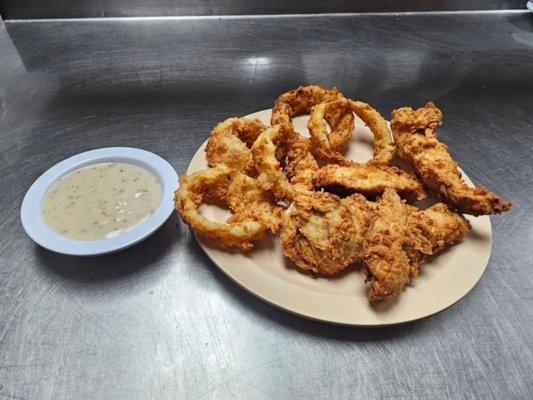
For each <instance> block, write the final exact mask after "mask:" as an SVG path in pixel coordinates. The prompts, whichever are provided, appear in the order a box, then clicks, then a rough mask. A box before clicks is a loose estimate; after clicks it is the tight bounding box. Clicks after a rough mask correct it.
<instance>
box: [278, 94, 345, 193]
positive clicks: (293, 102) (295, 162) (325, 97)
mask: <svg viewBox="0 0 533 400" xmlns="http://www.w3.org/2000/svg"><path fill="white" fill-rule="evenodd" d="M339 98H343V96H342V93H340V92H339V91H338V90H337V89H335V88H334V89H326V88H323V87H321V86H317V85H310V86H300V87H299V88H297V89H294V90H291V91H290V92H287V93H284V94H282V95H281V96H279V98H278V99H277V100H276V102H275V104H274V108H273V110H272V118H271V121H270V122H271V124H272V126H275V125H281V126H282V128H283V130H284V132H285V137H286V156H287V158H286V164H285V167H284V171H285V172H286V173H287V177H288V178H289V180H290V182H291V183H292V184H293V185H296V186H298V187H300V188H303V189H306V190H312V188H313V176H314V174H315V172H316V171H317V170H318V163H317V162H316V160H315V158H314V156H313V154H312V151H311V149H312V146H311V142H310V140H309V139H307V138H303V137H301V136H300V135H299V134H298V133H297V132H296V131H295V130H294V126H293V124H292V118H294V117H296V116H298V115H303V114H308V113H310V112H311V109H312V108H313V107H314V106H316V105H317V104H320V103H321V102H323V101H329V100H333V99H339ZM324 119H325V120H326V122H327V123H328V124H329V126H330V127H331V132H330V133H329V134H328V140H329V141H330V144H331V147H332V148H333V149H335V150H338V149H340V148H341V147H342V146H344V145H345V144H346V143H348V142H349V141H350V139H351V137H352V134H353V131H354V116H353V113H352V112H351V111H350V110H346V109H343V108H336V109H333V108H331V109H329V110H327V112H325V113H324Z"/></svg>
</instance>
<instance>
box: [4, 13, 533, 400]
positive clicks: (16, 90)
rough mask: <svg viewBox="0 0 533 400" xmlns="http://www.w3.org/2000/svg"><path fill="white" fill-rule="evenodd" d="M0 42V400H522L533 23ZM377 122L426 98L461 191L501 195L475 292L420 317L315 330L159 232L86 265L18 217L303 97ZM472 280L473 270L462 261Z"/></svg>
mask: <svg viewBox="0 0 533 400" xmlns="http://www.w3.org/2000/svg"><path fill="white" fill-rule="evenodd" d="M5 26H6V28H7V33H8V34H7V33H6V30H5V28H4V27H3V26H1V25H0V99H1V107H0V113H1V114H0V146H1V147H0V150H1V153H0V160H1V163H0V176H1V182H2V188H3V190H2V196H1V198H0V205H1V210H2V211H1V212H2V218H1V219H0V226H1V232H2V236H1V239H0V259H1V263H0V293H1V299H2V300H1V305H0V321H1V322H0V398H2V399H3V398H6V399H11V398H12V399H54V400H59V399H72V398H75V399H226V398H242V399H252V398H253V399H255V398H268V399H288V398H306V399H323V398H335V399H352V398H361V399H371V398H372V399H373V398H391V397H394V398H402V399H403V398H405V399H407V398H409V399H412V398H419V399H428V398H442V399H451V398H453V399H473V398H490V399H503V398H505V399H528V398H533V379H532V378H531V371H532V370H533V354H532V347H533V346H532V345H533V341H532V332H533V312H532V310H533V301H532V300H533V269H532V267H533V265H532V261H531V260H532V252H531V245H532V241H533V205H532V201H531V199H532V198H533V185H532V180H533V156H532V150H533V132H532V125H531V113H532V111H533V67H532V66H533V18H532V17H531V15H529V14H526V13H505V12H503V13H450V14H441V15H433V14H424V15H406V14H403V15H395V14H384V15H344V16H315V17H278V18H270V17H259V18H220V19H219V18H207V19H205V18H192V19H190V18H189V19H170V20H129V21H128V20H108V21H90V20H88V21H63V22H61V21H55V22H53V21H51V22H50V21H49V22H10V23H6V24H5ZM306 83H319V84H323V85H337V86H338V87H339V88H340V89H341V90H342V91H343V92H345V93H346V94H347V95H349V96H353V97H356V98H360V99H364V100H366V101H369V102H370V103H372V104H374V105H376V106H377V107H378V108H379V109H380V110H381V111H382V112H383V113H384V114H385V115H389V113H390V112H391V110H392V109H394V108H395V107H398V106H402V105H413V106H419V105H422V104H423V103H424V102H426V101H428V100H433V101H435V102H436V103H437V104H438V105H439V106H441V107H442V108H443V110H444V112H445V126H444V127H443V129H442V134H441V135H442V138H443V140H444V141H446V142H447V143H448V144H449V146H450V148H451V151H452V153H453V154H454V155H455V157H456V159H457V160H458V161H459V162H461V163H462V166H463V168H464V169H465V170H466V172H467V173H468V174H469V176H470V177H471V178H472V179H473V180H474V181H475V182H476V183H479V184H485V185H487V186H488V187H490V188H492V189H493V190H495V191H496V192H498V193H500V194H501V195H502V196H504V197H507V198H509V199H511V200H512V201H513V202H514V207H513V209H512V211H511V212H509V213H507V214H505V215H502V216H496V217H493V218H492V223H493V229H494V244H493V252H492V257H491V260H490V263H489V266H488V269H487V271H486V273H485V275H484V276H483V278H482V279H481V281H480V283H479V284H478V285H477V286H476V287H475V288H474V289H473V290H472V292H471V293H470V294H469V295H467V296H466V297H465V298H464V299H463V300H461V301H460V302H459V303H458V304H456V305H455V306H453V307H451V308H450V309H448V310H446V311H444V312H442V313H440V314H437V315H435V316H433V317H430V318H427V319H425V320H421V321H418V322H414V323H411V324H407V325H403V326H397V327H389V328H382V329H355V328H348V327H338V326H332V325H328V324H321V323H317V322H312V321H308V320H305V319H303V318H299V317H296V316H293V315H290V314H287V313H285V312H283V311H280V310H278V309H276V308H273V307H271V306H269V305H267V304H265V303H263V302H262V301H260V300H257V299H256V298H255V297H253V296H252V295H250V294H248V293H246V292H245V291H243V290H242V289H240V288H239V287H237V286H236V285H235V284H233V283H232V282H230V281H229V280H228V279H227V278H226V277H225V276H224V275H223V274H222V273H221V272H219V271H218V270H217V268H216V267H215V266H214V265H213V264H212V263H211V262H210V261H209V260H208V259H207V257H206V256H205V255H204V254H203V253H202V251H201V250H200V248H199V247H198V245H197V244H196V242H195V240H194V238H193V237H192V235H191V233H190V232H189V231H188V229H186V227H185V226H184V225H183V224H182V223H181V222H180V221H179V220H178V218H177V216H175V215H174V216H173V217H172V218H170V220H169V221H168V222H167V223H166V224H165V225H164V226H163V227H162V229H160V230H159V231H158V232H157V233H156V234H155V235H154V236H153V237H151V238H150V239H148V240H146V241H145V242H143V243H141V244H139V245H137V246H135V247H134V248H131V249H129V250H127V251H124V252H121V253H118V254H115V255H111V256H105V257H98V258H74V257H65V256H61V255H57V254H52V253H50V252H48V251H46V250H43V249H41V248H39V247H38V246H37V245H35V244H34V243H33V242H32V241H31V240H30V239H29V238H28V237H27V236H26V235H25V234H24V232H23V230H22V227H21V224H20V222H19V206H20V203H21V200H22V197H23V195H24V193H25V191H26V190H27V189H28V187H29V186H30V185H31V183H32V182H33V180H34V179H36V178H37V177H38V176H39V175H40V174H41V173H42V172H43V171H44V170H46V169H47V168H48V167H50V166H52V165H53V164H54V163H56V162H58V161H60V160H62V159H64V158H65V157H68V156H70V155H73V154H75V153H78V152H82V151H85V150H88V149H93V148H97V147H102V146H115V145H128V146H135V147H141V148H145V149H147V150H150V151H153V152H155V153H157V154H160V155H161V156H163V157H165V158H166V159H167V160H168V161H169V162H171V163H172V164H173V165H174V166H175V167H176V169H177V170H178V172H179V173H183V172H184V171H185V168H186V166H187V164H188V163H189V160H190V159H191V157H192V155H193V153H194V152H195V150H196V149H197V147H198V146H199V145H200V144H201V143H202V142H203V141H204V140H205V139H206V138H207V136H208V134H209V131H210V129H211V128H212V127H213V125H215V124H216V123H217V122H219V121H221V120H223V119H224V118H226V117H229V116H240V115H244V114H247V113H250V112H253V111H257V110H260V109H263V108H267V107H270V106H271V105H272V101H273V100H274V99H275V97H276V96H277V95H278V94H280V93H282V92H283V91H285V90H288V89H291V88H293V87H295V86H297V85H299V84H306ZM465 268H468V266H467V265H465Z"/></svg>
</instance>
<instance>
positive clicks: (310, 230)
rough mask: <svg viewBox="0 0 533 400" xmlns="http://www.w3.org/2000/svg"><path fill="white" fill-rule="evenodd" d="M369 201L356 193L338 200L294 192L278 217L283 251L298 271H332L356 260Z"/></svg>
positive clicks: (370, 206) (326, 195) (368, 215)
mask: <svg viewBox="0 0 533 400" xmlns="http://www.w3.org/2000/svg"><path fill="white" fill-rule="evenodd" d="M373 204H374V203H371V202H368V201H366V199H365V198H364V197H363V196H361V195H358V194H355V195H352V196H350V197H347V198H344V199H340V198H339V197H337V196H335V195H333V194H330V193H324V192H307V193H298V194H297V195H296V196H295V198H294V203H293V205H292V207H291V208H289V209H288V210H287V211H286V212H285V213H284V214H283V219H282V236H281V239H282V244H283V253H284V254H285V256H287V257H288V258H290V259H291V260H292V261H294V263H295V264H296V266H297V267H298V268H300V269H302V270H306V271H312V272H314V273H317V274H321V275H333V274H336V273H338V272H340V271H342V270H343V269H345V268H346V267H348V266H349V265H350V264H353V263H354V262H356V261H357V260H358V259H359V255H360V252H361V249H362V247H363V242H364V238H365V234H366V231H367V230H368V226H369V222H370V219H371V217H372V213H373V208H374V207H373Z"/></svg>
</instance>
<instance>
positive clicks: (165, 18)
mask: <svg viewBox="0 0 533 400" xmlns="http://www.w3.org/2000/svg"><path fill="white" fill-rule="evenodd" d="M529 12H530V11H529V10H527V9H523V10H522V9H520V10H515V9H510V10H463V11H402V12H366V13H365V12H358V13H318V14H243V15H181V16H178V15H168V16H152V17H91V18H42V19H6V20H4V22H7V23H33V22H103V21H113V22H115V21H119V22H120V21H124V22H127V21H181V20H183V21H187V20H193V21H194V20H203V19H205V20H211V19H228V20H236V19H273V18H320V17H364V16H368V17H381V16H382V17H390V16H397V17H402V16H425V15H475V14H481V15H483V14H525V13H529Z"/></svg>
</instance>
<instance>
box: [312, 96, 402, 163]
mask: <svg viewBox="0 0 533 400" xmlns="http://www.w3.org/2000/svg"><path fill="white" fill-rule="evenodd" d="M346 108H347V109H348V110H351V111H352V112H354V113H355V114H356V115H357V116H358V117H359V118H361V119H362V120H363V122H364V123H365V124H366V125H367V126H368V127H369V128H370V130H371V131H372V133H373V134H374V158H373V159H372V160H370V161H369V163H370V164H375V165H390V164H391V163H392V160H393V159H394V155H395V153H396V148H395V146H394V144H393V140H392V134H391V132H390V130H389V127H388V125H387V121H385V119H384V118H383V117H382V116H381V114H380V113H379V112H378V111H376V110H375V109H374V108H372V107H371V106H370V105H368V104H366V103H363V102H361V101H354V100H349V99H344V98H339V99H334V100H332V101H328V102H323V103H321V104H318V105H317V106H315V107H314V108H313V111H312V113H311V118H310V119H309V123H308V125H307V127H308V128H309V133H310V134H311V142H312V144H313V152H314V153H315V154H316V155H317V156H318V157H319V158H322V159H324V160H327V161H330V162H335V163H338V164H342V165H349V164H351V163H352V161H350V160H347V159H346V158H345V157H344V156H343V155H342V154H340V153H339V152H338V151H337V149H336V148H335V146H334V145H333V143H332V142H331V139H330V137H329V136H328V131H327V118H326V115H327V113H328V112H331V110H334V111H335V112H339V111H338V110H342V109H346Z"/></svg>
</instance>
